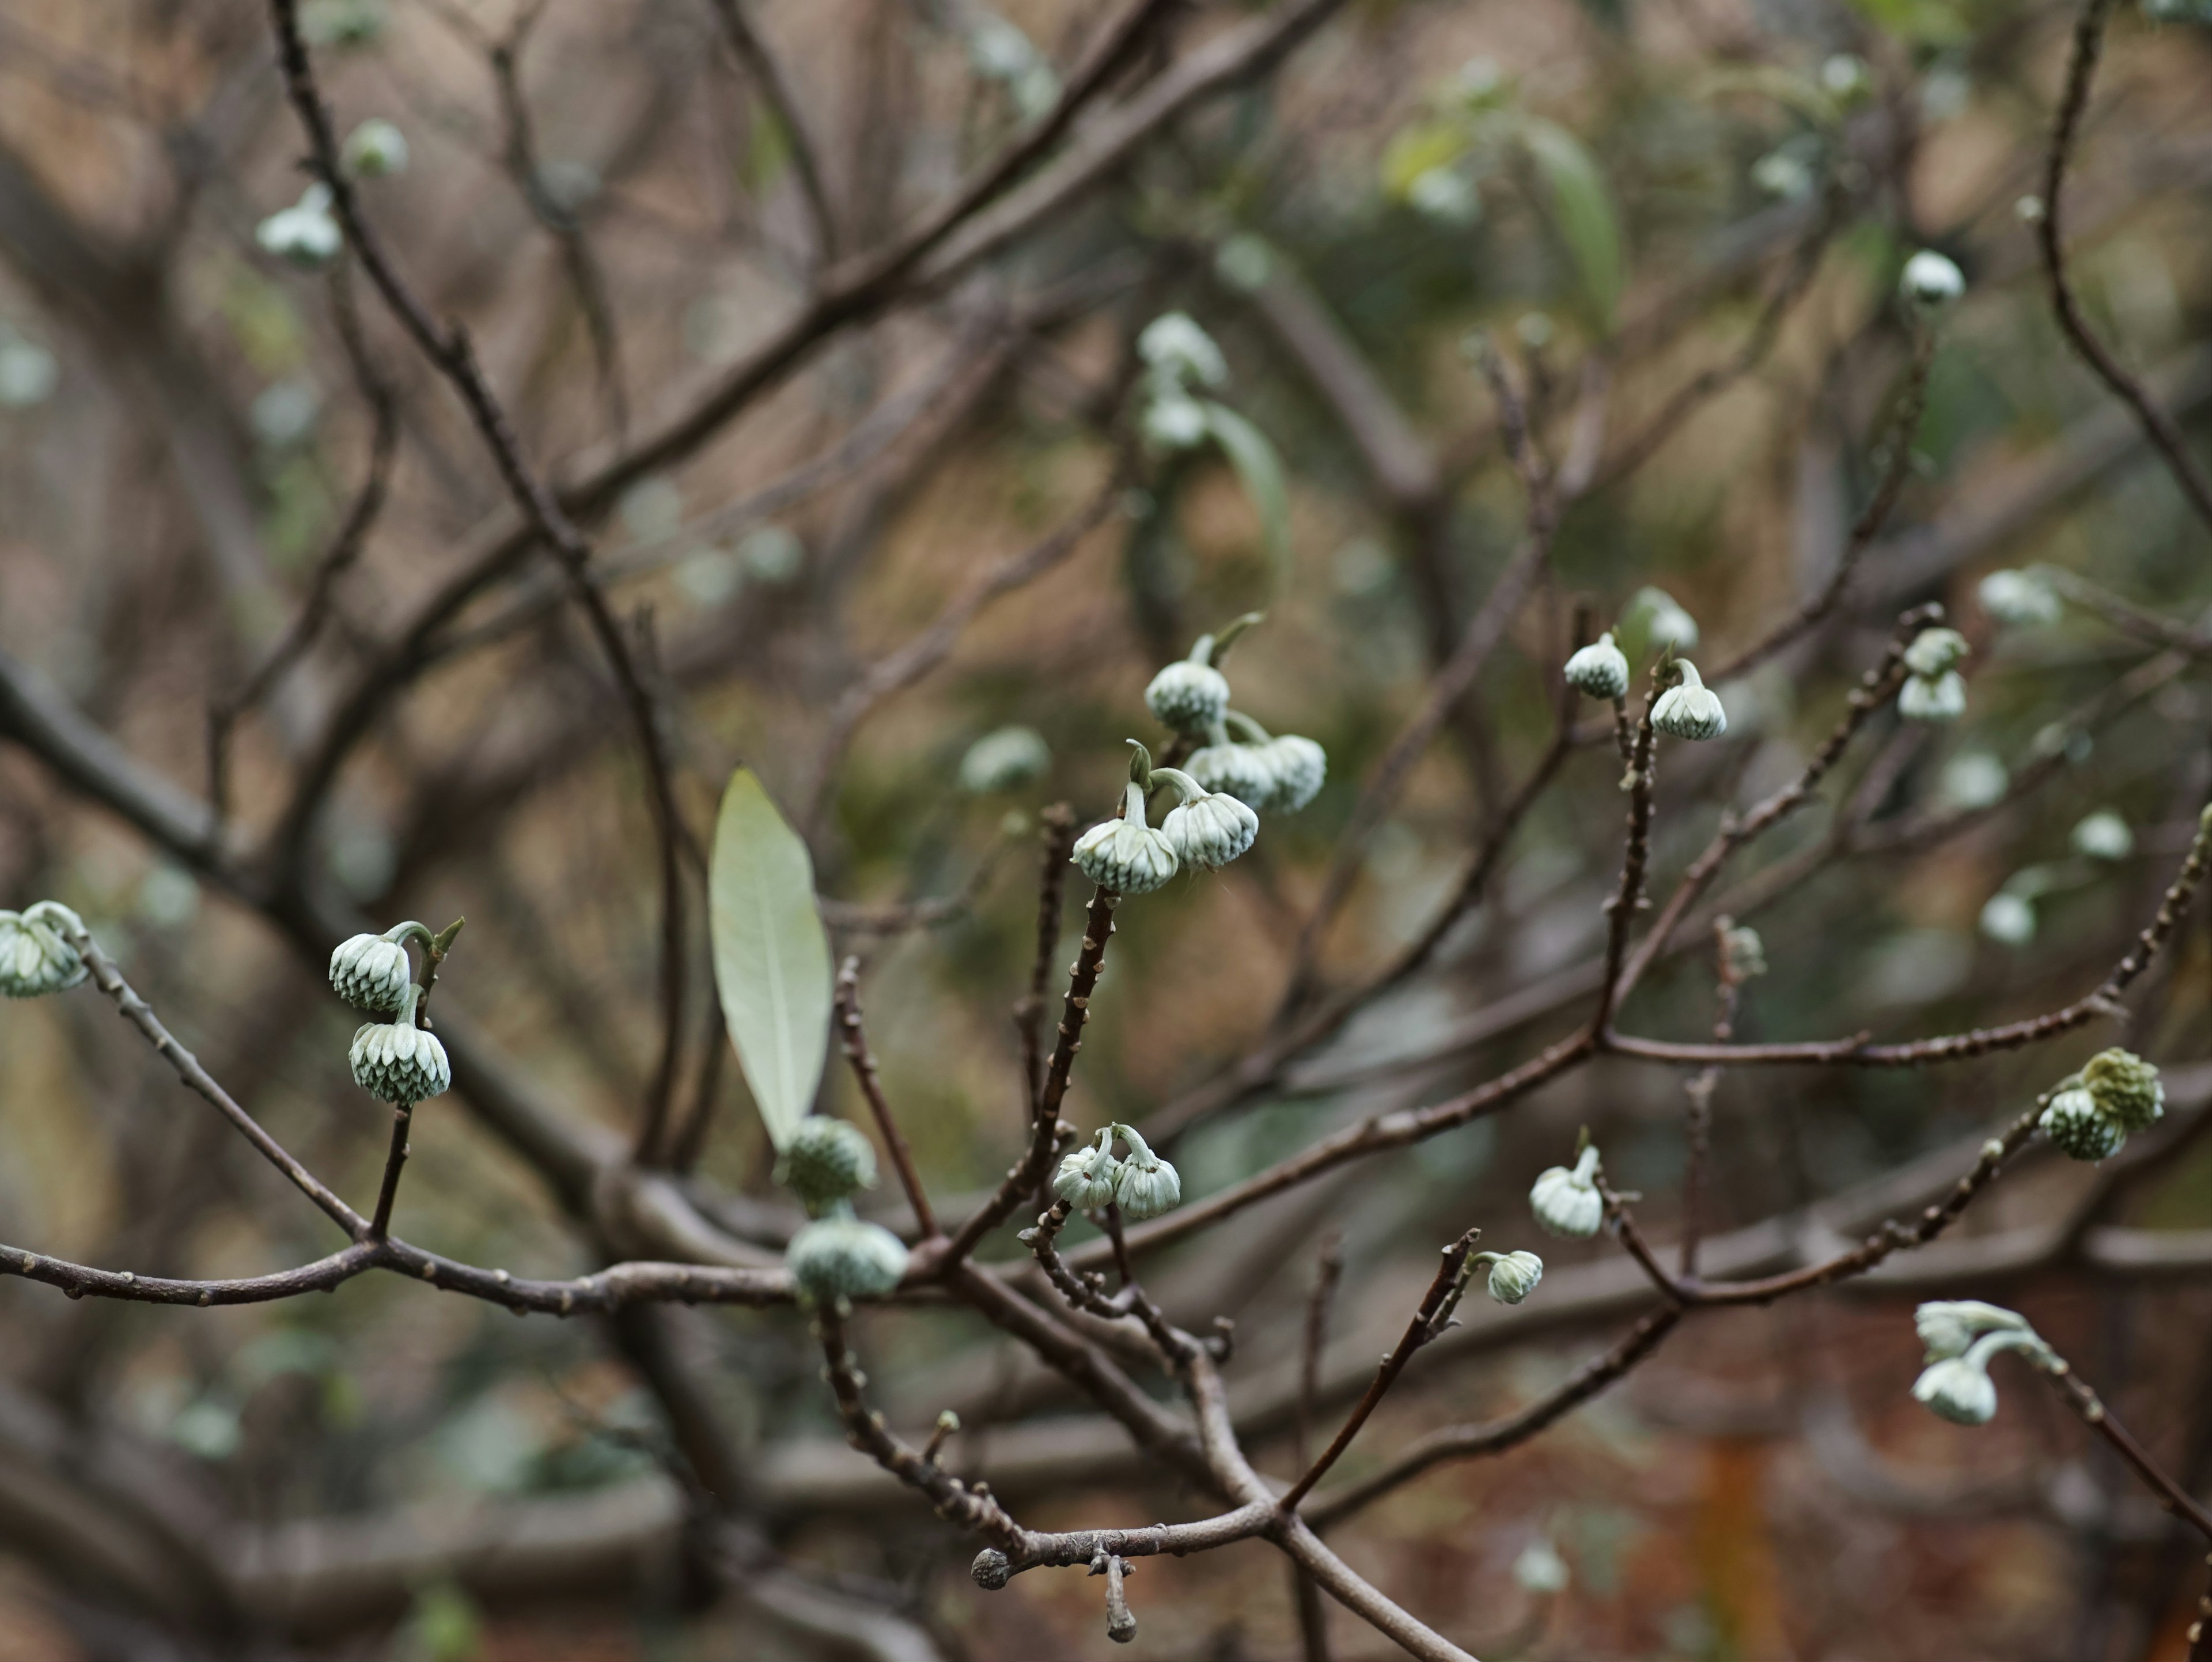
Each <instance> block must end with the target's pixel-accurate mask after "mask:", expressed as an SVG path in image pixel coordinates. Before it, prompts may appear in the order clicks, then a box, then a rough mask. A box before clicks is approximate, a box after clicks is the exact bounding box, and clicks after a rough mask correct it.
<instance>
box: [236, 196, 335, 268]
mask: <svg viewBox="0 0 2212 1662" xmlns="http://www.w3.org/2000/svg"><path fill="white" fill-rule="evenodd" d="M253 240H255V241H256V242H258V243H259V244H260V245H261V248H262V251H263V252H264V253H270V254H274V255H276V258H277V259H281V260H283V261H285V262H286V263H287V264H289V265H296V266H298V267H299V268H300V269H301V271H320V270H322V269H323V267H324V266H325V265H329V264H330V263H331V261H332V260H334V259H337V257H338V250H339V249H340V248H341V247H343V246H344V244H345V237H344V235H343V233H342V232H341V231H340V230H339V229H338V222H337V220H335V219H333V218H332V217H331V190H330V186H327V185H324V184H320V183H317V184H313V185H310V186H307V189H306V190H305V191H304V192H301V196H300V199H299V201H298V202H297V203H295V204H293V205H292V206H291V207H289V208H285V209H282V210H279V211H277V212H276V213H273V214H271V215H270V216H269V217H268V218H266V219H264V220H263V221H262V222H261V223H260V224H259V225H258V226H257V227H255V228H254V232H253Z"/></svg>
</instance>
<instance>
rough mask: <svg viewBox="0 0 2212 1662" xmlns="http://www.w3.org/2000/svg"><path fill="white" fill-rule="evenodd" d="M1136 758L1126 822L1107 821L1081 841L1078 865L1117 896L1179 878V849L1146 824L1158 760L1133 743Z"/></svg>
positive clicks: (1147, 890) (1127, 796) (1124, 804)
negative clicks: (1148, 788)
mask: <svg viewBox="0 0 2212 1662" xmlns="http://www.w3.org/2000/svg"><path fill="white" fill-rule="evenodd" d="M1129 743H1130V744H1131V745H1132V746H1133V747H1134V754H1133V757H1132V758H1131V760H1130V765H1129V773H1130V778H1129V783H1128V787H1127V790H1126V791H1125V792H1124V793H1123V795H1122V807H1121V818H1120V819H1104V820H1101V821H1100V822H1099V823H1098V824H1097V825H1093V826H1092V827H1091V829H1090V830H1089V831H1085V832H1084V833H1083V835H1082V836H1081V837H1079V838H1077V839H1076V843H1075V852H1074V855H1073V858H1074V861H1075V864H1076V865H1077V866H1078V867H1079V868H1081V869H1082V872H1083V874H1084V875H1085V877H1087V878H1089V879H1090V880H1091V881H1092V882H1094V883H1096V884H1097V885H1098V886H1099V887H1100V888H1102V889H1108V890H1110V891H1112V892H1114V893H1116V894H1150V893H1151V892H1152V891H1153V890H1154V889H1157V888H1158V887H1159V886H1161V885H1163V884H1164V883H1165V882H1166V881H1167V880H1169V879H1170V878H1171V877H1173V876H1174V875H1175V874H1176V851H1175V845H1174V844H1173V843H1170V842H1169V841H1168V838H1167V834H1166V833H1165V832H1164V831H1154V830H1153V829H1152V827H1151V826H1149V825H1146V823H1145V788H1146V780H1148V779H1149V778H1150V777H1151V776H1152V757H1151V755H1150V753H1149V752H1146V749H1145V747H1144V746H1142V745H1139V744H1138V743H1137V741H1136V740H1133V739H1132V740H1130V741H1129Z"/></svg>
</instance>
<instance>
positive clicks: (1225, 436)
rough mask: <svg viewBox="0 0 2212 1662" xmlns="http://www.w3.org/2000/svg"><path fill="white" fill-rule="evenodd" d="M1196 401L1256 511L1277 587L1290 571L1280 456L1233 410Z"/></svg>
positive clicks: (1285, 490) (1288, 518)
mask: <svg viewBox="0 0 2212 1662" xmlns="http://www.w3.org/2000/svg"><path fill="white" fill-rule="evenodd" d="M1199 402H1200V407H1201V408H1202V409H1204V410H1205V411H1206V429H1207V430H1208V431H1210V432H1211V433H1212V435H1213V436H1214V439H1215V441H1216V442H1218V444H1219V445H1220V446H1221V447H1222V449H1223V450H1224V451H1225V452H1226V453H1227V454H1228V457H1229V465H1230V466H1232V467H1234V468H1235V469H1236V470H1237V478H1238V480H1239V481H1240V482H1241V483H1242V484H1243V486H1244V494H1245V495H1246V496H1249V497H1250V498H1251V499H1252V506H1253V507H1254V508H1257V509H1258V510H1259V514H1260V533H1261V537H1262V538H1263V539H1265V541H1266V543H1267V558H1268V561H1269V563H1271V564H1273V567H1274V568H1275V580H1276V583H1277V586H1278V587H1280V586H1281V585H1282V584H1283V583H1284V582H1285V581H1287V580H1288V579H1289V576H1290V571H1291V493H1290V488H1289V486H1287V485H1286V484H1284V482H1283V460H1282V458H1281V457H1279V456H1278V455H1277V454H1275V447H1274V444H1273V441H1271V440H1269V438H1268V437H1267V435H1266V434H1265V433H1262V432H1261V430H1260V429H1258V428H1256V427H1255V426H1253V425H1252V423H1250V422H1249V421H1246V420H1245V419H1244V417H1242V416H1240V415H1238V414H1237V412H1236V411H1234V410H1231V409H1230V408H1229V407H1228V406H1227V405H1219V404H1215V403H1213V402H1212V400H1211V399H1200V401H1199Z"/></svg>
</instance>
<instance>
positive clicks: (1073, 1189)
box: [1052, 1125, 1121, 1212]
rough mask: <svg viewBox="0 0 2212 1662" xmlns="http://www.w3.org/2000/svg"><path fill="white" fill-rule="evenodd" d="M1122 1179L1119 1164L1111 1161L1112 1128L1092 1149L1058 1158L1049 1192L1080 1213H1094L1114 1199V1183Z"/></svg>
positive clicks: (1099, 1136) (1082, 1149)
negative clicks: (1058, 1162)
mask: <svg viewBox="0 0 2212 1662" xmlns="http://www.w3.org/2000/svg"><path fill="white" fill-rule="evenodd" d="M1120 1176H1121V1161H1120V1160H1115V1158H1114V1128H1113V1127H1112V1126H1110V1125H1109V1126H1107V1127H1106V1128H1105V1129H1103V1130H1102V1131H1100V1132H1099V1133H1098V1143H1097V1147H1096V1148H1074V1149H1071V1150H1070V1151H1069V1152H1068V1153H1067V1154H1065V1155H1063V1156H1061V1158H1060V1169H1059V1170H1058V1171H1057V1172H1054V1173H1053V1177H1052V1192H1053V1193H1054V1194H1055V1195H1057V1196H1060V1199H1062V1200H1064V1201H1066V1202H1067V1203H1068V1204H1069V1205H1070V1206H1072V1207H1073V1208H1075V1209H1076V1210H1077V1211H1079V1212H1095V1211H1097V1209H1098V1208H1100V1207H1102V1206H1104V1205H1106V1204H1107V1203H1108V1202H1110V1201H1111V1200H1112V1199H1113V1198H1114V1181H1115V1178H1118V1177H1120Z"/></svg>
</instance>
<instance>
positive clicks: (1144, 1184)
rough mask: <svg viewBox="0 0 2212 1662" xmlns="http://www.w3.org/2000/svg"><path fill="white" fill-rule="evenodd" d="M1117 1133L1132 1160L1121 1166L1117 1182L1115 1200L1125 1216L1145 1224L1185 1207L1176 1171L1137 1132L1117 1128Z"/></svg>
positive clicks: (1131, 1128) (1121, 1126)
mask: <svg viewBox="0 0 2212 1662" xmlns="http://www.w3.org/2000/svg"><path fill="white" fill-rule="evenodd" d="M1114 1129H1115V1131H1116V1132H1118V1133H1120V1135H1121V1141H1124V1142H1126V1143H1127V1144H1128V1145H1129V1157H1128V1158H1127V1160H1123V1161H1122V1162H1121V1172H1120V1174H1119V1175H1118V1176H1116V1177H1115V1179H1114V1198H1115V1201H1116V1202H1118V1203H1119V1204H1120V1206H1121V1215H1122V1216H1123V1217H1125V1218H1127V1219H1129V1220H1130V1221H1133V1222H1136V1223H1142V1222H1143V1221H1145V1220H1146V1218H1157V1217H1158V1216H1159V1215H1160V1214H1161V1213H1163V1212H1167V1211H1172V1210H1173V1209H1174V1208H1176V1207H1177V1206H1180V1205H1182V1176H1181V1174H1179V1173H1178V1172H1176V1169H1175V1167H1174V1166H1170V1165H1169V1164H1168V1163H1167V1161H1165V1160H1162V1159H1161V1158H1160V1157H1159V1156H1158V1154H1154V1153H1153V1152H1152V1149H1151V1148H1148V1147H1146V1142H1145V1140H1144V1138H1142V1137H1140V1136H1139V1135H1137V1133H1136V1130H1135V1128H1133V1127H1132V1126H1127V1125H1116V1126H1115V1127H1114Z"/></svg>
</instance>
